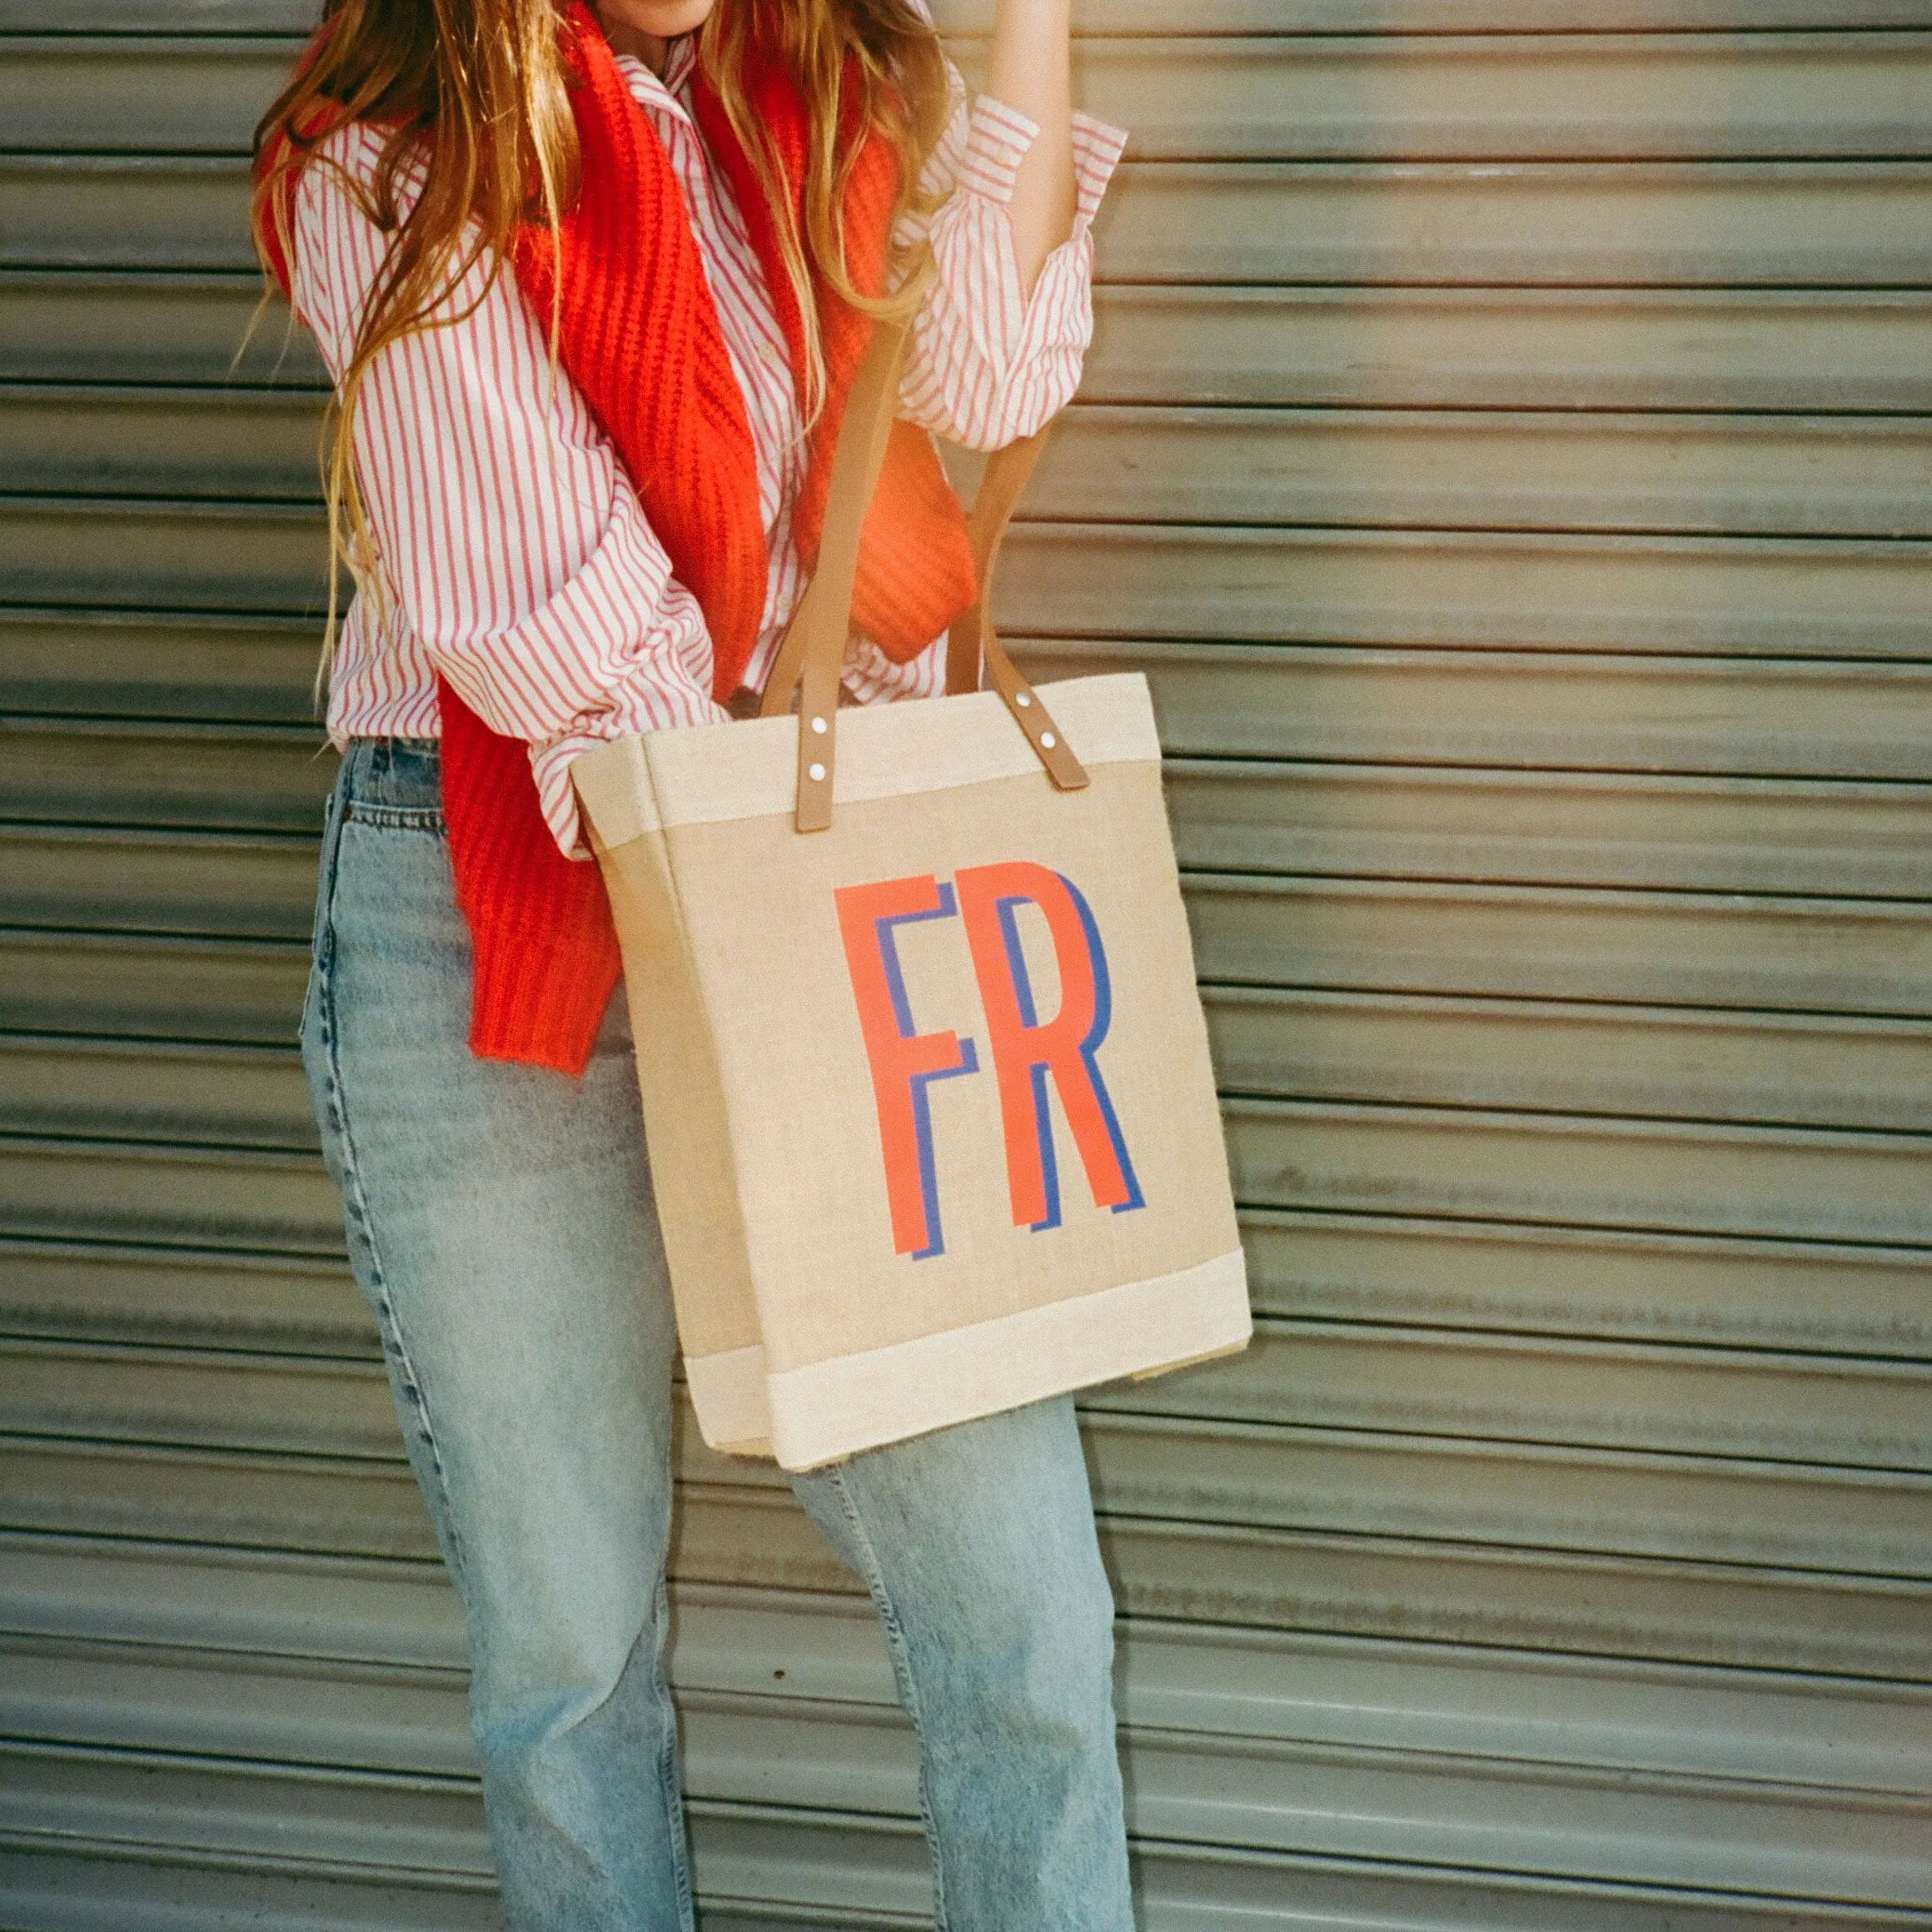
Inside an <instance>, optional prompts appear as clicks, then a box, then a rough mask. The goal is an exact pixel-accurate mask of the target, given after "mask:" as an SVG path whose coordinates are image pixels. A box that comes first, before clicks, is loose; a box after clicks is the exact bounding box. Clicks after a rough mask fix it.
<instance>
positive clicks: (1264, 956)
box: [1186, 873, 1932, 1018]
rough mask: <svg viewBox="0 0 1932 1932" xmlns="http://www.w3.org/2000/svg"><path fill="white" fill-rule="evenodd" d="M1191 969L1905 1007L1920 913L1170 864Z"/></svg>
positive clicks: (1527, 991) (1917, 990) (1926, 972)
mask: <svg viewBox="0 0 1932 1932" xmlns="http://www.w3.org/2000/svg"><path fill="white" fill-rule="evenodd" d="M1186 889H1187V894H1188V918H1189V920H1190V923H1191V924H1192V925H1193V934H1194V951H1195V963H1196V964H1197V966H1198V968H1199V969H1200V973H1201V975H1202V977H1203V978H1205V979H1211V980H1226V981H1231V982H1235V983H1242V984H1246V985H1261V986H1281V985H1287V986H1327V987H1338V988H1354V989H1357V990H1361V991H1364V992H1367V991H1377V992H1391V993H1408V992H1422V991H1428V992H1436V993H1478V994H1491V993H1502V994H1508V995H1514V996H1519V997H1525V998H1546V999H1589V1000H1638V1001H1644V1002H1652V1003H1657V1004H1660V1005H1672V1004H1681V1005H1694V1006H1742V1007H1769V1008H1787V1009H1797V1010H1802V1009H1806V1008H1810V1009H1814V1010H1817V1011H1820V1012H1831V1013H1897V1014H1899V1015H1900V1016H1902V1017H1908V1018H1909V1017H1912V1016H1915V1015H1922V1014H1924V1013H1925V1012H1926V1011H1927V1010H1928V1005H1929V1003H1928V1000H1927V998H1926V993H1927V988H1928V985H1929V983H1932V914H1928V912H1927V910H1926V909H1925V908H1923V907H1920V906H1915V905H1912V904H1907V903H1905V902H1887V901H1884V900H1874V899H1865V900H1856V899H1840V900H1835V901H1834V900H1829V899H1782V898H1772V897H1765V898H1761V899H1753V898H1750V897H1749V896H1747V895H1745V894H1710V893H1687V892H1656V893H1650V892H1635V891H1624V892H1596V891H1591V892H1586V891H1563V890H1556V889H1549V888H1540V887H1529V886H1474V885H1447V884H1406V883H1403V882H1401V881H1397V880H1387V881H1380V880H1369V879H1361V880H1352V879H1349V880H1345V879H1262V878H1245V879H1244V878H1240V877H1237V876H1234V875H1231V874H1222V875H1215V874H1205V873H1197V874H1193V876H1192V877H1191V878H1190V879H1188V881H1187V888H1186Z"/></svg>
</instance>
